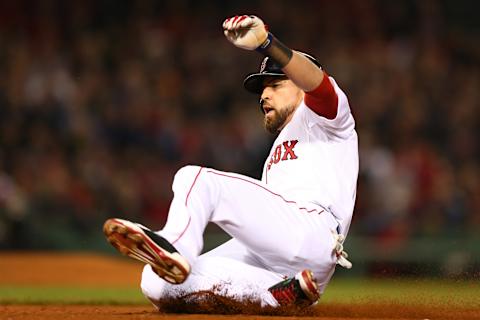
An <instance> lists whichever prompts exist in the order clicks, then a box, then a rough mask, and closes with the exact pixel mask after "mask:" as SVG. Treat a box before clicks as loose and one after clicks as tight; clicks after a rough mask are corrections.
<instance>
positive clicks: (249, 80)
mask: <svg viewBox="0 0 480 320" xmlns="http://www.w3.org/2000/svg"><path fill="white" fill-rule="evenodd" d="M276 77H285V74H284V73H278V72H263V73H251V74H249V75H248V76H247V77H246V78H245V80H243V87H244V88H245V89H247V91H249V92H251V93H256V94H261V93H262V92H263V84H264V83H265V80H266V79H268V78H276Z"/></svg>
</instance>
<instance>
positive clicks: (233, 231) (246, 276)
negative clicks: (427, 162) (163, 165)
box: [141, 166, 338, 305]
mask: <svg viewBox="0 0 480 320" xmlns="http://www.w3.org/2000/svg"><path fill="white" fill-rule="evenodd" d="M172 189H173V192H174V198H173V200H172V203H171V207H170V210H169V215H168V219H167V223H166V225H165V227H164V229H163V230H161V231H159V232H158V233H159V234H160V235H161V236H162V237H164V238H165V239H167V240H168V241H170V242H171V243H172V244H173V246H175V248H176V249H177V250H178V251H179V252H180V253H181V254H182V255H183V256H184V257H185V258H186V259H187V260H188V261H189V262H190V265H191V266H192V271H191V274H190V276H189V277H188V279H187V280H186V281H185V282H184V283H183V284H181V285H171V284H169V283H167V282H165V281H164V280H163V279H161V278H160V277H158V276H157V275H156V274H155V273H154V272H153V271H152V269H151V267H150V266H149V265H147V266H145V268H144V271H143V274H142V282H141V287H142V291H143V293H144V294H145V295H146V296H147V297H148V298H149V299H150V300H151V301H152V302H154V303H155V301H156V300H159V299H162V298H166V297H174V296H178V295H182V294H185V293H190V292H195V291H199V290H209V289H212V288H213V287H215V288H217V291H218V293H220V294H225V295H229V296H231V297H234V298H238V299H242V298H245V297H248V298H254V299H258V300H260V301H261V302H262V303H263V304H268V305H276V302H275V299H274V298H273V297H272V296H271V295H270V293H269V291H268V290H267V289H268V288H269V287H270V286H272V285H274V284H276V283H277V282H279V281H281V280H283V279H284V277H291V276H293V275H295V274H296V273H298V272H299V271H301V270H303V269H311V270H312V271H313V273H314V276H315V278H316V279H317V283H318V286H319V289H320V292H323V290H324V289H325V287H326V285H327V283H328V282H329V280H330V278H331V276H332V275H333V272H334V269H335V264H336V262H337V257H336V255H335V250H334V247H335V243H336V242H335V239H334V237H333V234H335V233H336V228H337V226H338V223H337V222H336V220H335V219H334V218H333V216H332V215H331V214H330V213H328V212H327V211H325V210H324V209H322V208H321V207H319V206H316V205H314V204H311V203H308V204H305V203H298V202H295V201H294V200H292V199H289V198H288V195H281V194H279V193H277V192H275V191H274V190H272V189H271V187H270V186H268V185H266V184H264V183H262V182H261V181H259V180H256V179H252V178H249V177H246V176H243V175H239V174H235V173H229V172H222V171H217V170H213V169H209V168H203V167H198V166H186V167H183V168H181V169H180V170H179V171H178V172H177V174H176V175H175V179H174V182H173V187H172ZM208 222H213V223H215V224H217V225H218V226H220V227H221V228H222V229H223V230H225V232H227V233H228V234H229V235H231V236H232V237H233V239H232V240H230V241H228V242H226V243H225V244H223V245H221V246H219V247H218V248H216V249H214V250H212V251H210V252H207V253H205V254H203V255H201V256H199V254H200V253H201V250H202V247H203V232H204V229H205V227H206V226H207V224H208ZM219 284H220V285H221V286H220V287H221V288H222V290H221V291H219V289H218V288H219V286H218V285H219Z"/></svg>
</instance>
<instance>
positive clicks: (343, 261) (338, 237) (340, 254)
mask: <svg viewBox="0 0 480 320" xmlns="http://www.w3.org/2000/svg"><path fill="white" fill-rule="evenodd" d="M332 234H333V238H334V239H335V254H336V255H337V258H338V260H337V264H338V265H340V266H342V267H344V268H346V269H351V268H352V263H351V262H350V261H348V260H347V258H348V253H346V252H345V251H344V250H343V241H345V236H344V235H343V234H337V233H336V232H332Z"/></svg>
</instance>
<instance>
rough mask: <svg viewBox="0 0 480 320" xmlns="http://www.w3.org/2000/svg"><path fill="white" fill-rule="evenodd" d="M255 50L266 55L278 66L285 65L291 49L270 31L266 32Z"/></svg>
mask: <svg viewBox="0 0 480 320" xmlns="http://www.w3.org/2000/svg"><path fill="white" fill-rule="evenodd" d="M255 51H257V52H259V53H261V54H263V55H265V56H268V57H270V58H272V59H273V60H275V61H276V62H277V63H278V64H279V65H280V67H282V68H283V67H285V66H286V65H287V64H288V63H289V62H290V59H292V56H293V51H292V49H290V48H289V47H287V46H286V45H284V44H283V43H281V42H280V41H279V40H278V39H277V38H275V36H274V35H273V34H271V33H270V32H269V33H268V34H267V39H265V41H264V42H263V43H262V44H261V45H260V46H258V47H257V48H256V49H255Z"/></svg>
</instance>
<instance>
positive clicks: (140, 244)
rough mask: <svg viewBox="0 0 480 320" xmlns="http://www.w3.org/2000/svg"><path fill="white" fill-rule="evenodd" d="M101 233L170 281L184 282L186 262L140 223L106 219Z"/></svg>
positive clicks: (188, 268) (126, 252)
mask: <svg viewBox="0 0 480 320" xmlns="http://www.w3.org/2000/svg"><path fill="white" fill-rule="evenodd" d="M103 233H104V234H105V236H106V237H107V240H108V242H110V243H111V244H112V246H114V247H115V248H116V249H117V250H118V251H120V253H122V254H123V255H126V256H129V257H131V258H133V259H136V260H139V261H141V262H144V263H147V264H149V265H151V266H152V269H153V270H154V271H155V272H156V273H157V274H158V276H160V277H161V278H163V279H164V280H165V281H167V282H169V283H172V284H180V283H183V282H184V281H185V280H186V279H187V277H188V275H189V274H190V265H189V263H188V262H187V260H186V259H185V258H184V257H182V256H181V255H180V254H179V253H178V251H177V250H176V249H175V248H174V247H173V246H172V244H171V243H170V242H168V241H167V240H166V239H164V238H162V237H161V236H159V235H158V234H156V233H154V232H152V231H151V230H150V229H148V228H146V227H144V226H142V225H140V224H137V223H133V222H130V221H127V220H122V219H116V218H113V219H108V220H107V221H105V224H104V225H103Z"/></svg>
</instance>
